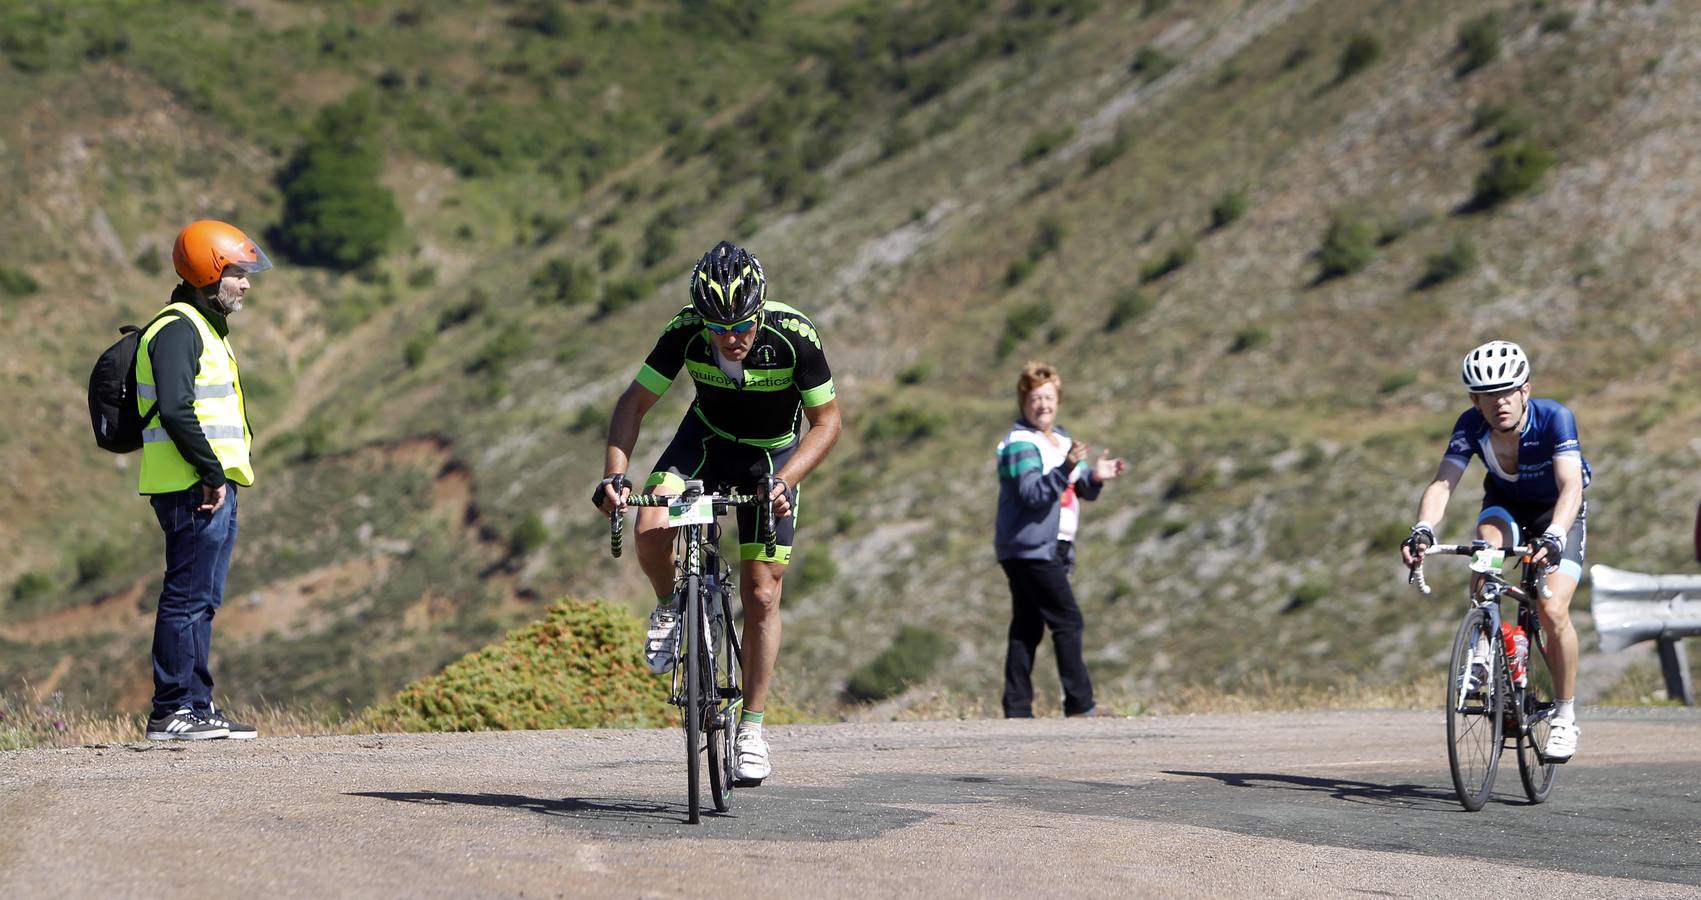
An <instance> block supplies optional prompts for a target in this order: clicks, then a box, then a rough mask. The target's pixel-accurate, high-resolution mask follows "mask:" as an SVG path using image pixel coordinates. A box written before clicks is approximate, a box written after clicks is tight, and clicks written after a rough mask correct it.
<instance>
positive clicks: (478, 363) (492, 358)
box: [467, 322, 532, 377]
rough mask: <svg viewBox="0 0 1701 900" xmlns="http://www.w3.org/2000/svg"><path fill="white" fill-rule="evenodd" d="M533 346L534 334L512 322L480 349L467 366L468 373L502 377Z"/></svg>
mask: <svg viewBox="0 0 1701 900" xmlns="http://www.w3.org/2000/svg"><path fill="white" fill-rule="evenodd" d="M531 346H532V333H531V332H530V331H529V330H527V329H526V328H525V327H524V326H522V325H520V324H518V323H512V322H511V323H509V324H508V325H506V326H503V328H502V330H501V331H498V332H497V333H496V336H495V337H493V338H491V339H490V340H488V341H486V342H485V344H484V346H483V347H481V348H479V351H478V354H477V355H476V356H474V357H473V358H472V361H471V362H469V363H468V364H467V372H468V373H477V372H484V373H487V374H490V375H493V376H496V377H501V376H502V375H504V374H506V373H507V372H508V367H509V366H511V365H513V364H514V361H515V360H516V359H517V358H519V357H520V356H522V355H524V354H525V352H526V351H527V350H530V349H531Z"/></svg>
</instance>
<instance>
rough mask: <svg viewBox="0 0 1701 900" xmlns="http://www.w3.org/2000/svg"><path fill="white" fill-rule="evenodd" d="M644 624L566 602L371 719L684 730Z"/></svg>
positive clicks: (407, 724) (375, 724)
mask: <svg viewBox="0 0 1701 900" xmlns="http://www.w3.org/2000/svg"><path fill="white" fill-rule="evenodd" d="M643 644H644V626H643V623H642V622H640V621H639V620H638V619H637V617H635V616H633V615H632V614H631V613H629V612H627V611H626V610H625V609H623V608H621V607H619V606H616V605H614V604H612V603H609V602H606V601H600V600H595V601H578V600H562V601H561V602H559V603H557V604H556V605H555V606H554V607H553V608H552V609H550V611H549V617H548V618H546V619H544V620H543V621H542V622H538V623H537V624H534V625H530V626H527V627H525V628H521V629H518V630H516V631H511V632H509V633H508V636H507V637H506V638H505V639H504V640H503V641H502V642H501V643H499V644H495V645H492V646H489V647H486V648H484V649H483V650H479V651H475V652H473V653H469V654H467V655H466V656H463V657H461V658H460V659H459V660H457V661H456V662H454V663H451V664H449V665H448V666H446V667H444V669H443V671H442V672H441V673H439V674H437V675H433V676H431V677H429V678H424V679H421V680H419V681H416V682H414V683H413V684H411V685H408V686H407V687H405V688H403V689H402V690H401V691H399V692H397V694H396V695H395V696H394V697H392V698H391V699H390V700H388V701H386V702H384V703H381V704H378V705H375V706H373V707H372V708H371V709H369V710H367V711H366V712H365V713H363V714H362V715H361V719H360V721H361V722H362V723H363V726H365V727H371V728H373V729H376V730H385V731H484V730H520V729H528V730H529V729H541V728H659V727H663V726H667V725H673V724H677V722H678V710H677V709H675V708H674V707H673V706H671V705H669V704H668V702H667V688H668V682H667V679H665V678H656V677H655V676H653V675H651V674H650V673H649V668H648V667H647V666H646V665H644V661H643V658H642V651H641V650H640V648H641V647H642V646H643Z"/></svg>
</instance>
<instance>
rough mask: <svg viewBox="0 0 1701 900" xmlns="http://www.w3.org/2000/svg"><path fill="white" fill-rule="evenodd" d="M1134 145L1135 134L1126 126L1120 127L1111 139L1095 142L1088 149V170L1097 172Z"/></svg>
mask: <svg viewBox="0 0 1701 900" xmlns="http://www.w3.org/2000/svg"><path fill="white" fill-rule="evenodd" d="M1132 146H1134V134H1133V132H1132V131H1130V130H1128V129H1126V128H1118V129H1117V130H1116V134H1115V135H1113V136H1112V137H1111V139H1110V140H1108V141H1104V142H1103V143H1099V144H1094V145H1093V149H1091V150H1089V151H1087V171H1089V172H1096V171H1098V170H1099V169H1102V168H1104V167H1105V166H1108V165H1110V164H1111V163H1112V162H1114V161H1115V160H1116V158H1117V157H1119V156H1121V155H1122V154H1124V153H1127V152H1128V148H1129V147H1132Z"/></svg>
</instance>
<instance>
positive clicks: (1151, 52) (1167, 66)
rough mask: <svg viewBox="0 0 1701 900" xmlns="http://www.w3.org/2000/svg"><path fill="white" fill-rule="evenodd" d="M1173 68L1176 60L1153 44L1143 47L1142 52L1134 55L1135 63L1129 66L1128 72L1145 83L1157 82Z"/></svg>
mask: <svg viewBox="0 0 1701 900" xmlns="http://www.w3.org/2000/svg"><path fill="white" fill-rule="evenodd" d="M1173 68H1175V59H1174V58H1172V57H1170V56H1169V54H1167V53H1164V52H1163V51H1162V50H1159V49H1158V48H1156V47H1154V46H1152V45H1151V44H1147V45H1146V46H1144V47H1141V48H1140V52H1138V53H1136V54H1134V61H1133V62H1131V63H1129V64H1128V71H1130V72H1132V73H1134V74H1135V75H1138V76H1140V78H1142V79H1144V80H1145V81H1156V80H1158V79H1159V78H1162V77H1163V76H1164V73H1166V72H1168V71H1169V70H1171V69H1173Z"/></svg>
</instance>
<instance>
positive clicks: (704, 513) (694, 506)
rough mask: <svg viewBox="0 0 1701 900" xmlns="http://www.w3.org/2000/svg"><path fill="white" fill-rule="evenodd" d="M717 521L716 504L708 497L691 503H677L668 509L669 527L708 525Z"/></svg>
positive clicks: (670, 505)
mask: <svg viewBox="0 0 1701 900" xmlns="http://www.w3.org/2000/svg"><path fill="white" fill-rule="evenodd" d="M714 520H715V503H714V501H713V500H710V499H709V498H708V497H702V498H700V499H697V500H693V501H691V502H684V501H675V502H673V503H670V504H668V507H667V527H669V528H678V527H680V526H681V525H707V524H709V523H710V522H713V521H714Z"/></svg>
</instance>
